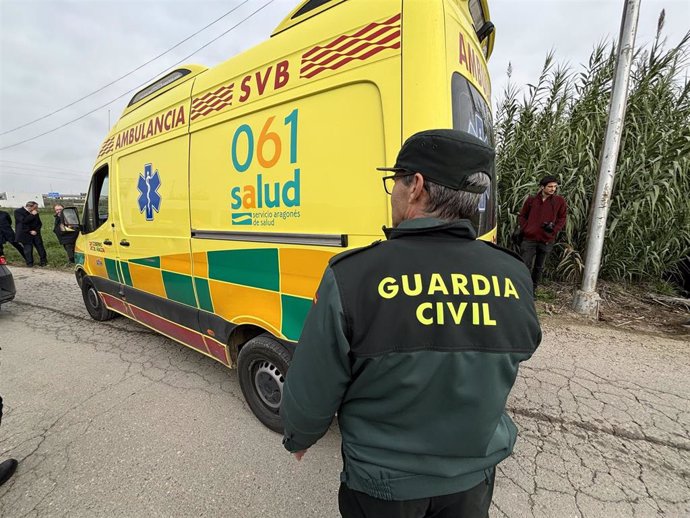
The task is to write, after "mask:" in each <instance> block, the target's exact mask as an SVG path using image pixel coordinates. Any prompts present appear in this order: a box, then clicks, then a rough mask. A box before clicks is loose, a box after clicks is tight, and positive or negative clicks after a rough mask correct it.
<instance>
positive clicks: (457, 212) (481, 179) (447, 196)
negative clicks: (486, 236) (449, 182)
mask: <svg viewBox="0 0 690 518" xmlns="http://www.w3.org/2000/svg"><path fill="white" fill-rule="evenodd" d="M422 176H424V175H423V174H422ZM412 178H413V176H404V177H403V178H401V180H402V181H403V183H404V184H405V185H410V184H411V183H412ZM467 186H468V187H480V188H484V190H487V189H490V188H491V179H490V178H489V176H487V175H486V174H484V173H474V174H473V175H470V176H468V177H467ZM424 188H425V189H426V191H427V192H428V193H429V202H428V203H427V206H426V208H425V209H424V212H426V213H427V214H429V215H430V216H433V217H436V218H438V219H442V220H445V221H452V220H456V219H472V218H473V217H474V216H475V214H476V213H477V210H478V209H479V200H481V198H482V196H483V195H484V194H483V193H475V192H467V191H456V190H454V189H451V188H449V187H444V186H443V185H439V184H437V183H434V182H432V181H430V180H427V179H426V178H424Z"/></svg>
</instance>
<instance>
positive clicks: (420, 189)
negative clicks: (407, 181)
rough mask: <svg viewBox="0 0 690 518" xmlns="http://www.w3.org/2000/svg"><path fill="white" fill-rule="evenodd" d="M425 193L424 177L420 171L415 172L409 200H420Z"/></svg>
mask: <svg viewBox="0 0 690 518" xmlns="http://www.w3.org/2000/svg"><path fill="white" fill-rule="evenodd" d="M423 193H424V177H423V176H422V175H421V174H420V173H415V174H414V177H413V181H412V189H411V190H410V198H409V201H415V200H418V199H419V198H420V197H421V196H422V194H423Z"/></svg>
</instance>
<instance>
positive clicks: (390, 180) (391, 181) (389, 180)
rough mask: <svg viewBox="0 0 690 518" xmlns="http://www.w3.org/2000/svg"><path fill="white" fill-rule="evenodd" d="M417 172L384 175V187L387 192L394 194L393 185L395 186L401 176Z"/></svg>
mask: <svg viewBox="0 0 690 518" xmlns="http://www.w3.org/2000/svg"><path fill="white" fill-rule="evenodd" d="M414 174H415V173H409V172H408V173H395V174H392V175H390V176H384V177H383V178H381V180H382V181H383V189H384V190H385V191H386V194H393V187H394V186H395V181H396V180H399V179H400V178H404V177H406V176H413V175H414Z"/></svg>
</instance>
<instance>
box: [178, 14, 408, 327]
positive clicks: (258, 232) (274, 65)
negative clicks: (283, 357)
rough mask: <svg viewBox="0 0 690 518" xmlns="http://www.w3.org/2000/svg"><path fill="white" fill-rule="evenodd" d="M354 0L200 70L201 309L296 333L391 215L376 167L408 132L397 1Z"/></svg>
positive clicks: (195, 166) (193, 164)
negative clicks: (340, 268)
mask: <svg viewBox="0 0 690 518" xmlns="http://www.w3.org/2000/svg"><path fill="white" fill-rule="evenodd" d="M351 6H352V9H351V10H349V11H347V10H345V11H343V10H341V11H340V15H339V13H338V9H337V8H335V9H332V10H331V11H326V12H324V13H322V14H320V15H319V16H317V17H315V18H313V19H310V20H308V21H306V22H304V23H303V24H301V25H300V27H299V30H288V31H285V32H284V33H281V34H279V35H277V36H275V37H274V38H272V39H271V40H269V41H268V42H266V43H264V44H262V45H260V46H259V47H257V48H255V49H252V50H250V51H248V52H247V53H245V54H243V55H241V56H239V57H238V58H237V59H233V60H230V61H229V62H227V63H224V64H222V65H220V66H219V67H217V68H215V69H213V70H209V71H208V72H207V73H205V74H203V76H200V77H199V78H198V80H197V81H196V83H195V86H194V92H193V94H192V114H191V149H190V203H191V226H192V236H193V237H192V253H193V276H194V282H195V286H196V288H197V293H198V294H202V293H203V294H204V296H203V298H200V309H201V310H202V316H201V318H202V320H203V319H204V312H208V313H209V314H210V313H215V314H217V315H219V316H220V317H222V319H223V320H225V321H227V322H231V323H233V324H236V325H240V324H250V325H252V326H256V327H258V328H260V329H264V330H266V331H269V332H270V333H272V334H273V335H275V336H276V337H278V338H282V339H287V340H297V339H298V338H299V334H300V332H301V329H302V324H303V321H304V318H305V316H306V313H307V311H308V309H309V307H310V306H311V304H312V297H313V295H314V293H315V291H316V288H317V285H318V281H319V279H320V277H321V275H322V273H323V270H324V268H325V266H326V264H327V261H328V259H329V258H330V257H332V256H333V255H335V254H336V253H339V252H341V251H343V250H344V249H345V248H347V247H352V246H362V245H367V244H369V243H371V242H372V241H374V240H376V239H380V237H381V227H382V226H383V225H385V224H388V223H389V221H390V214H389V200H388V197H387V196H386V194H385V192H384V190H383V186H382V184H381V176H382V175H381V173H380V172H379V171H376V167H378V166H381V165H385V164H389V163H392V161H393V160H394V157H395V153H396V152H397V149H398V148H399V145H400V17H399V15H400V13H399V11H396V10H395V7H396V4H395V3H391V2H386V3H385V4H381V3H374V4H366V5H365V3H364V2H353V3H352V4H351ZM398 6H399V5H398ZM391 9H393V10H391ZM364 10H366V16H365V15H364V14H363V13H364ZM342 13H350V14H351V15H352V16H351V17H352V19H353V20H360V21H359V22H357V23H355V22H352V23H350V22H349V19H350V17H348V16H343V15H342ZM363 19H365V20H371V21H370V22H369V23H365V24H362V22H361V20H363ZM309 24H312V26H313V29H312V30H310V27H308V25H309ZM313 34H331V35H332V36H330V37H328V38H327V39H326V40H324V41H321V42H314V41H313V40H312V41H310V40H308V39H307V38H308V37H310V36H312V35H313ZM343 47H345V48H343ZM348 49H349V50H348ZM347 51H355V53H354V55H355V56H359V57H358V58H357V59H354V58H352V55H347V54H346V52H347ZM281 52H282V53H283V54H282V55H283V56H284V57H279V56H281ZM305 56H306V57H305ZM269 57H270V58H269ZM350 58H352V59H350ZM339 62H342V63H343V64H342V65H340V66H336V67H335V68H330V67H331V66H333V65H334V64H337V63H339ZM250 63H251V64H254V66H255V67H256V64H257V63H263V65H262V66H260V67H259V68H250ZM315 63H316V64H315ZM370 65H375V66H370ZM238 70H246V72H244V73H242V74H237V71H238ZM202 327H203V326H202Z"/></svg>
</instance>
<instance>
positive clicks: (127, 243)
mask: <svg viewBox="0 0 690 518" xmlns="http://www.w3.org/2000/svg"><path fill="white" fill-rule="evenodd" d="M120 244H121V245H122V246H129V241H127V240H126V239H122V240H121V241H120Z"/></svg>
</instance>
